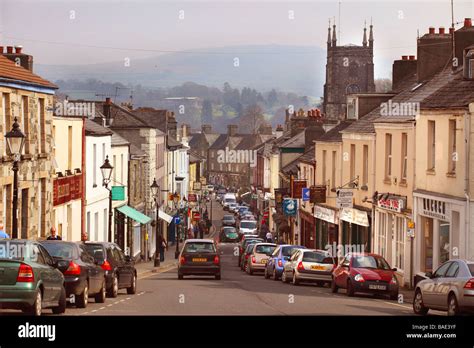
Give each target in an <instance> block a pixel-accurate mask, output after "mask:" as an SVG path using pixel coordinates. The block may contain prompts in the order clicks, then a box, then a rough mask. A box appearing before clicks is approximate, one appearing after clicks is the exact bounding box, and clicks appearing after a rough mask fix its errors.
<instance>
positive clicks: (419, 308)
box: [413, 289, 429, 315]
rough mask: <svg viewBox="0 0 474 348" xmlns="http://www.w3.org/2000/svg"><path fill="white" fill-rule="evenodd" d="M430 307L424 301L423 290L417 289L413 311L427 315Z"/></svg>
mask: <svg viewBox="0 0 474 348" xmlns="http://www.w3.org/2000/svg"><path fill="white" fill-rule="evenodd" d="M428 310H429V309H428V308H426V307H425V305H424V303H423V295H422V294H421V290H420V289H418V290H416V293H415V297H414V298H413V312H415V314H420V315H426V313H428Z"/></svg>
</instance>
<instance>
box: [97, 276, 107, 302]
mask: <svg viewBox="0 0 474 348" xmlns="http://www.w3.org/2000/svg"><path fill="white" fill-rule="evenodd" d="M105 287H106V285H105V279H104V282H103V283H102V287H101V288H100V291H99V292H98V293H97V294H95V296H94V299H95V302H96V303H104V302H105V298H106V297H107V293H106V291H107V290H106V288H105Z"/></svg>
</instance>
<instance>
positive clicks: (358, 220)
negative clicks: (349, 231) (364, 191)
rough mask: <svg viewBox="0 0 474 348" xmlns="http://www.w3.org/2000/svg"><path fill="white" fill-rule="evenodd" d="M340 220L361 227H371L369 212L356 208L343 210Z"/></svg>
mask: <svg viewBox="0 0 474 348" xmlns="http://www.w3.org/2000/svg"><path fill="white" fill-rule="evenodd" d="M339 218H340V219H341V220H343V221H347V222H350V223H351V224H356V225H359V226H365V227H368V226H369V217H368V216H367V212H365V211H362V210H358V209H354V208H343V209H342V210H341V213H340V215H339Z"/></svg>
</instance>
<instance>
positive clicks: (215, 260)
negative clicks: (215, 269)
mask: <svg viewBox="0 0 474 348" xmlns="http://www.w3.org/2000/svg"><path fill="white" fill-rule="evenodd" d="M219 262H220V260H219V256H217V255H216V256H214V264H215V265H218V264H219Z"/></svg>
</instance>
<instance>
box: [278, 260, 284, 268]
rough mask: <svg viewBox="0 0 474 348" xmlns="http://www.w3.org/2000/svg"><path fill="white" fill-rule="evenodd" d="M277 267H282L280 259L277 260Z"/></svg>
mask: <svg viewBox="0 0 474 348" xmlns="http://www.w3.org/2000/svg"><path fill="white" fill-rule="evenodd" d="M278 267H283V262H281V259H278Z"/></svg>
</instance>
